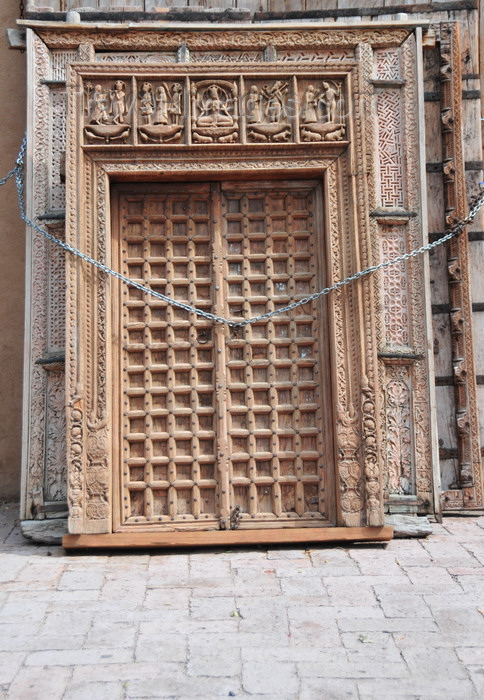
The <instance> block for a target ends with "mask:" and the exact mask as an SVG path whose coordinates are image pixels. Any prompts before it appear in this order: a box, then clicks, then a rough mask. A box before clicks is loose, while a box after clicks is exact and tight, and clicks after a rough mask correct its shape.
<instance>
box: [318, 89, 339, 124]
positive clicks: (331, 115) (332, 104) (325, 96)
mask: <svg viewBox="0 0 484 700" xmlns="http://www.w3.org/2000/svg"><path fill="white" fill-rule="evenodd" d="M338 97H339V95H338V91H337V90H335V89H334V88H333V87H331V85H330V84H329V83H327V82H324V83H323V92H322V93H321V98H320V99H321V102H322V103H323V106H324V110H325V114H326V121H327V122H334V121H336V106H337V104H338Z"/></svg>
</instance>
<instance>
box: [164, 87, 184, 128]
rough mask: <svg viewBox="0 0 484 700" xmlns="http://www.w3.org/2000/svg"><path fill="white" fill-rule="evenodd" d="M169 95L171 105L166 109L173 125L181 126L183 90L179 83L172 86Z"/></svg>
mask: <svg viewBox="0 0 484 700" xmlns="http://www.w3.org/2000/svg"><path fill="white" fill-rule="evenodd" d="M171 93H172V94H171V103H170V105H169V107H168V113H169V114H170V116H171V121H172V123H173V124H181V119H182V94H183V88H182V86H181V85H180V83H175V84H174V85H173V87H172V88H171Z"/></svg>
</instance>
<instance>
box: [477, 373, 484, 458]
mask: <svg viewBox="0 0 484 700" xmlns="http://www.w3.org/2000/svg"><path fill="white" fill-rule="evenodd" d="M477 402H478V405H479V428H480V434H481V445H484V385H483V384H480V385H478V387H477Z"/></svg>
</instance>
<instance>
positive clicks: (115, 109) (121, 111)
mask: <svg viewBox="0 0 484 700" xmlns="http://www.w3.org/2000/svg"><path fill="white" fill-rule="evenodd" d="M109 94H110V97H111V114H112V118H113V124H123V123H124V115H125V114H126V84H125V82H124V81H123V80H116V82H115V83H114V89H113V90H111V91H110V93H109Z"/></svg>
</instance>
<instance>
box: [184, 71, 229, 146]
mask: <svg viewBox="0 0 484 700" xmlns="http://www.w3.org/2000/svg"><path fill="white" fill-rule="evenodd" d="M237 101H238V87H237V84H236V83H235V82H229V81H227V80H218V81H216V82H214V81H212V80H202V81H200V82H198V83H192V86H191V102H192V140H193V142H194V143H232V142H234V141H237V140H238V138H239V124H238V113H237V112H238V110H237Z"/></svg>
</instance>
